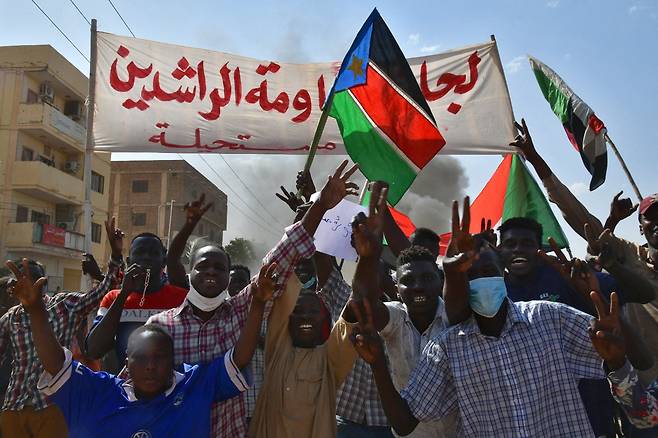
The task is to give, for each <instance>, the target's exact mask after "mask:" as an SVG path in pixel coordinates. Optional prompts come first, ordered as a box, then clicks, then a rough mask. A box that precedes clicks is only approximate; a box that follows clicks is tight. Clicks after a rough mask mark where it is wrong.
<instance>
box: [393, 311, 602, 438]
mask: <svg viewBox="0 0 658 438" xmlns="http://www.w3.org/2000/svg"><path fill="white" fill-rule="evenodd" d="M507 306H508V311H507V320H506V321H505V325H504V327H503V330H502V332H501V334H500V337H498V338H495V337H491V336H485V335H483V334H482V333H480V330H479V328H478V325H477V323H476V322H475V319H474V318H473V317H471V318H469V319H468V320H467V321H465V322H463V323H461V324H458V325H456V326H454V327H452V328H450V329H449V330H448V331H447V332H446V333H445V334H444V335H443V336H442V337H441V338H440V339H438V340H436V341H430V343H428V344H427V346H426V347H425V350H424V351H423V354H422V356H421V358H420V360H419V362H418V365H417V366H416V368H415V370H414V371H413V372H412V374H411V377H410V379H409V384H408V385H407V387H406V388H405V389H404V390H403V391H402V393H401V396H402V397H403V398H404V399H405V400H406V401H407V403H408V404H409V408H410V409H411V412H412V413H413V415H414V416H415V417H416V418H417V419H418V420H419V421H432V420H438V419H441V418H443V417H444V416H446V415H447V414H448V413H450V412H452V411H455V410H459V412H460V420H461V425H460V426H461V427H460V428H463V431H462V432H463V434H464V436H492V437H493V436H495V437H530V436H552V437H558V436H560V437H561V436H569V437H572V436H592V435H593V432H592V429H591V427H590V423H589V420H588V419H587V414H586V412H585V408H584V406H583V403H582V401H581V398H580V394H579V393H578V379H580V378H588V379H600V378H604V377H605V376H604V373H603V370H602V367H601V359H600V358H599V356H598V355H597V354H596V351H595V350H594V348H593V347H592V343H591V342H590V338H589V335H588V332H587V329H588V327H589V321H590V319H591V318H592V317H591V316H590V315H587V314H585V313H582V312H580V311H578V310H576V309H573V308H571V307H568V306H566V305H564V304H559V303H549V302H545V301H530V302H520V303H512V301H510V300H507Z"/></svg>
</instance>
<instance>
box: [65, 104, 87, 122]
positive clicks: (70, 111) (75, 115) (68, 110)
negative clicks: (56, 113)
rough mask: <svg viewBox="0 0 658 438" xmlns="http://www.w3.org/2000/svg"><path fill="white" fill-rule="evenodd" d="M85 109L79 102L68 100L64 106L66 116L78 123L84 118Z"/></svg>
mask: <svg viewBox="0 0 658 438" xmlns="http://www.w3.org/2000/svg"><path fill="white" fill-rule="evenodd" d="M83 109H84V106H83V105H82V102H80V101H79V100H68V101H66V103H65V104H64V115H65V116H68V117H70V118H71V119H73V120H75V121H76V122H78V121H80V119H81V118H82V111H83Z"/></svg>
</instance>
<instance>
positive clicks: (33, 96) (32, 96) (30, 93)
mask: <svg viewBox="0 0 658 438" xmlns="http://www.w3.org/2000/svg"><path fill="white" fill-rule="evenodd" d="M38 102H39V95H38V94H37V93H36V92H35V91H34V90H30V89H29V88H28V89H27V100H26V103H38Z"/></svg>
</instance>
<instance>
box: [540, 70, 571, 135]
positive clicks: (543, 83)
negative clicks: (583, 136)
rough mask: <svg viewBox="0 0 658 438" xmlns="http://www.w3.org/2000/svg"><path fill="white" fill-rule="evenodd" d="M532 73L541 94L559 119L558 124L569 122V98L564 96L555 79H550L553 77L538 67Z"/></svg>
mask: <svg viewBox="0 0 658 438" xmlns="http://www.w3.org/2000/svg"><path fill="white" fill-rule="evenodd" d="M533 72H534V73H535V77H536V78H537V82H539V88H541V92H542V93H543V94H544V97H545V98H546V100H547V101H548V103H549V105H550V106H551V109H552V110H553V112H554V113H555V115H556V116H558V118H559V119H560V122H562V124H565V123H567V122H569V117H570V113H571V111H570V110H569V96H567V95H566V94H564V92H563V90H562V89H561V88H560V86H559V84H558V83H557V82H556V81H555V80H554V79H555V78H552V76H553V75H551V74H550V73H547V72H545V71H544V70H542V69H541V68H539V66H535V68H533Z"/></svg>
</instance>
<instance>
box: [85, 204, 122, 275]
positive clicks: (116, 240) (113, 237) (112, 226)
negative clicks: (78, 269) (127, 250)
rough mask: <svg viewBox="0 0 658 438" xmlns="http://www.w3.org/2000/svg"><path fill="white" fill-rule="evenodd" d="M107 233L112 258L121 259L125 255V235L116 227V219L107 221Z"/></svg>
mask: <svg viewBox="0 0 658 438" xmlns="http://www.w3.org/2000/svg"><path fill="white" fill-rule="evenodd" d="M105 232H106V233H107V240H108V241H109V242H110V248H112V258H113V259H119V258H121V255H122V254H123V238H124V237H125V234H123V231H121V230H120V229H119V228H117V227H116V218H114V217H113V218H112V219H110V220H107V221H105ZM92 258H93V257H92ZM92 277H93V276H92ZM93 278H95V277H93Z"/></svg>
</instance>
